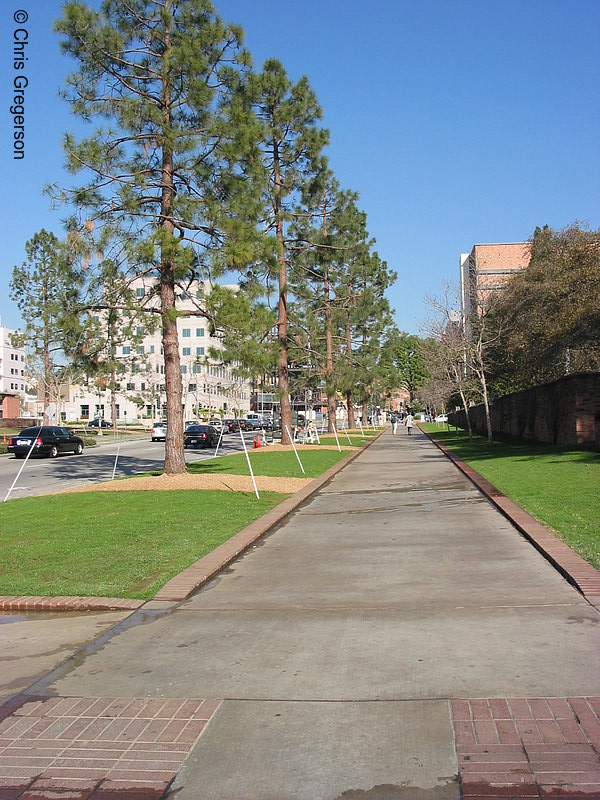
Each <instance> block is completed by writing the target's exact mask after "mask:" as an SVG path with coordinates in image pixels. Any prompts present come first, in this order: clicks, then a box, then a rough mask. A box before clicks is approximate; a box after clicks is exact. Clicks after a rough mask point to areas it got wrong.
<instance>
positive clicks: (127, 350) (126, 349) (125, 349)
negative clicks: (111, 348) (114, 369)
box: [123, 344, 131, 356]
mask: <svg viewBox="0 0 600 800" xmlns="http://www.w3.org/2000/svg"><path fill="white" fill-rule="evenodd" d="M130 353H131V347H129V345H128V344H126V345H123V355H124V356H128V355H129V354H130Z"/></svg>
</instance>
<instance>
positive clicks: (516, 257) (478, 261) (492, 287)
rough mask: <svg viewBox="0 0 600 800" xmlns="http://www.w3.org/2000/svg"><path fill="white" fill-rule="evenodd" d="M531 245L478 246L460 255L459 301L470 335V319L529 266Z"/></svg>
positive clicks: (518, 243)
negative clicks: (515, 275) (494, 294)
mask: <svg viewBox="0 0 600 800" xmlns="http://www.w3.org/2000/svg"><path fill="white" fill-rule="evenodd" d="M530 260H531V244H530V242H513V243H509V244H476V245H474V246H473V249H472V250H471V252H470V253H462V254H461V256H460V301H461V314H462V322H463V325H464V328H465V331H466V333H467V335H469V333H470V327H471V326H470V319H471V318H472V316H473V315H474V314H478V313H481V309H482V308H484V307H485V304H486V302H487V301H488V300H489V298H490V296H491V295H493V293H494V292H498V291H502V290H503V289H504V288H506V285H507V283H508V281H509V280H510V278H511V277H512V276H513V275H514V274H515V273H516V272H520V271H521V270H523V269H526V268H527V267H528V266H529V262H530Z"/></svg>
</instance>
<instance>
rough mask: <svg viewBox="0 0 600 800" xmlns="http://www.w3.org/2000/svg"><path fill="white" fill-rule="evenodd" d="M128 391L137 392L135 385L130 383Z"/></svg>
mask: <svg viewBox="0 0 600 800" xmlns="http://www.w3.org/2000/svg"><path fill="white" fill-rule="evenodd" d="M127 391H128V392H135V383H128V384H127Z"/></svg>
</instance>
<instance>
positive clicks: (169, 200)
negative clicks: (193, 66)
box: [160, 30, 186, 475]
mask: <svg viewBox="0 0 600 800" xmlns="http://www.w3.org/2000/svg"><path fill="white" fill-rule="evenodd" d="M170 44H171V39H170V34H169V31H168V30H167V31H166V32H165V51H168V50H169V49H170ZM163 63H164V64H165V72H164V73H163V98H162V100H163V109H164V110H163V145H162V147H163V151H162V189H161V202H160V227H161V228H162V232H163V235H164V241H163V243H162V245H161V264H160V304H161V316H162V340H163V350H164V359H165V387H166V394H167V437H166V440H165V468H164V471H165V473H166V474H167V475H175V474H180V473H182V472H185V471H186V467H185V453H184V448H183V411H182V408H181V398H182V390H183V384H182V380H181V364H180V360H179V337H178V335H177V314H176V310H175V272H174V264H173V255H172V244H171V238H172V236H173V231H174V229H175V226H174V225H173V203H174V198H175V192H174V188H173V145H172V143H171V141H170V137H169V135H168V134H169V132H170V130H171V87H170V85H169V80H168V76H167V73H166V69H167V65H168V54H167V52H166V53H165V56H164V59H163Z"/></svg>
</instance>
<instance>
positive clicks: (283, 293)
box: [273, 145, 292, 444]
mask: <svg viewBox="0 0 600 800" xmlns="http://www.w3.org/2000/svg"><path fill="white" fill-rule="evenodd" d="M273 167H274V177H275V235H276V237H277V261H278V262H279V306H278V312H277V339H278V342H279V366H278V378H279V402H280V406H281V443H282V444H291V443H292V439H291V430H292V406H291V404H290V384H289V371H288V345H287V263H286V259H285V241H284V237H283V217H282V208H281V172H280V169H279V152H278V149H277V145H274V147H273Z"/></svg>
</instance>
